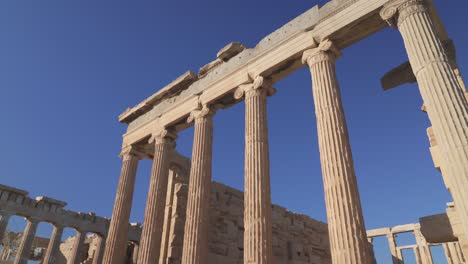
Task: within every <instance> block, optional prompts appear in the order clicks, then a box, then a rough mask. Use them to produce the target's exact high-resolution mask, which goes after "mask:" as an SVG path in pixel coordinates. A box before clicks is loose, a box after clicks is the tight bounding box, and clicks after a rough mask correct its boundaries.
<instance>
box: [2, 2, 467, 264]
mask: <svg viewBox="0 0 468 264" xmlns="http://www.w3.org/2000/svg"><path fill="white" fill-rule="evenodd" d="M386 27H392V28H395V29H396V30H398V31H399V32H400V33H401V36H402V39H403V42H404V44H405V49H406V52H407V54H408V58H409V62H404V63H403V64H401V65H400V66H398V67H396V68H395V69H392V70H390V71H389V72H388V73H387V74H386V75H385V76H383V78H382V86H383V88H384V89H385V90H389V89H392V88H395V87H397V86H399V85H401V84H403V83H408V82H417V83H418V87H419V91H420V94H421V96H422V98H423V101H424V106H423V111H425V112H426V113H427V115H428V117H429V120H430V121H431V124H432V126H431V127H430V128H429V129H428V136H429V141H430V145H431V148H430V152H431V154H432V157H433V160H434V164H435V167H436V168H438V169H439V170H440V171H441V174H442V176H443V179H444V182H445V184H446V187H447V188H448V189H449V191H450V193H451V195H452V197H453V201H454V202H453V203H451V204H449V205H448V208H447V212H446V213H444V214H440V215H435V216H427V217H422V218H421V219H420V221H419V223H416V224H409V225H403V226H397V227H393V228H382V229H376V230H366V229H365V223H364V218H363V213H362V209H361V201H360V195H359V190H358V186H357V182H356V176H355V171H354V164H353V157H352V152H351V146H350V143H349V136H348V129H347V123H346V120H345V115H344V109H343V105H342V102H341V95H340V87H339V82H338V79H339V76H337V75H336V71H335V61H336V60H338V59H340V57H341V56H342V55H341V50H343V49H344V48H347V47H349V46H351V45H353V44H355V43H356V42H358V41H360V40H362V39H364V38H366V37H368V36H370V35H372V34H374V33H376V32H378V31H380V30H382V29H384V28H386ZM455 54H456V53H455V45H454V44H453V42H452V41H451V40H450V38H449V36H448V34H447V32H446V31H445V28H444V25H443V23H442V21H441V20H440V18H439V16H438V13H437V10H436V9H435V7H434V5H433V3H432V1H431V0H332V1H330V2H328V3H327V4H325V5H324V6H321V7H319V6H315V7H313V8H311V9H309V10H307V11H306V12H304V13H303V14H302V15H300V16H298V17H296V18H294V19H293V20H292V21H290V22H289V23H287V24H286V25H284V26H283V27H281V28H279V29H278V30H276V31H275V32H273V33H271V34H270V35H268V36H266V37H265V38H263V39H262V40H261V41H260V42H259V43H258V44H257V45H256V46H255V47H254V48H249V47H246V46H244V45H243V44H241V43H231V44H229V45H227V46H226V47H224V48H223V49H221V50H220V51H219V52H218V54H217V58H216V59H215V60H214V61H212V62H210V63H208V64H207V65H206V66H204V67H202V68H201V69H200V71H199V72H198V74H195V73H194V72H192V71H188V72H186V73H184V74H183V75H181V76H180V77H179V78H177V79H176V80H174V81H173V82H172V83H170V84H168V85H167V86H165V87H163V88H162V89H160V90H159V91H158V92H156V93H155V94H153V95H151V96H150V97H148V98H147V99H146V100H144V101H142V102H141V103H139V104H138V105H136V106H135V107H133V108H129V109H127V110H126V111H125V112H124V113H122V114H121V115H120V116H119V121H120V122H121V123H124V124H127V125H128V128H127V131H126V133H125V134H124V135H123V143H122V152H121V158H122V170H121V175H120V178H119V183H118V189H117V193H116V198H115V203H114V207H113V213H112V217H111V220H110V221H109V220H108V219H105V218H101V217H97V216H95V215H92V214H81V213H73V212H70V211H66V210H64V209H63V207H64V206H65V203H64V202H60V201H57V200H53V199H50V198H46V197H42V198H37V199H31V198H28V197H27V196H26V193H25V192H24V191H21V190H16V189H13V188H10V187H6V186H2V188H0V191H1V196H0V205H1V206H0V208H1V213H2V215H1V225H0V231H2V232H0V234H3V230H2V229H1V227H2V226H4V225H5V223H6V222H7V221H8V217H9V216H10V215H11V213H14V214H18V215H22V216H24V217H26V218H27V219H28V225H27V227H26V229H25V230H24V232H23V235H22V237H23V238H22V241H21V245H20V247H19V248H18V252H16V258H15V262H14V263H26V260H27V259H28V258H29V255H30V248H31V246H32V243H33V240H34V233H35V229H36V227H37V223H38V221H47V222H50V223H53V224H54V226H55V229H54V235H53V236H52V238H51V240H50V242H49V244H48V247H47V251H46V253H45V257H44V263H54V262H53V259H54V257H55V255H56V254H58V253H57V252H58V251H59V245H60V243H61V241H60V240H58V239H57V237H58V236H59V235H58V234H60V232H61V228H62V227H63V226H71V227H73V228H75V229H76V230H77V232H78V236H77V238H75V239H74V246H73V247H72V250H71V251H72V253H71V258H70V260H69V262H68V263H79V260H78V259H79V257H78V256H79V255H80V252H81V248H82V245H83V244H84V242H83V241H84V240H85V237H84V236H83V235H81V234H82V233H83V232H85V231H86V232H93V233H95V234H97V235H98V237H99V240H100V242H99V243H98V246H97V248H98V250H97V251H98V253H96V257H94V258H93V263H100V262H101V258H102V263H105V264H118V263H125V262H126V263H128V262H130V263H138V264H154V263H160V264H163V263H164V264H168V263H183V264H201V263H208V264H217V263H245V264H272V263H291V264H292V263H297V264H299V263H321V264H323V263H336V264H367V263H369V264H370V263H375V257H374V253H373V250H372V246H371V243H372V239H373V238H374V237H378V236H386V237H387V238H388V241H389V245H390V248H389V250H390V252H391V254H392V257H393V263H394V264H400V263H403V261H404V260H403V257H402V251H404V250H413V251H414V254H415V256H416V262H417V263H423V264H431V263H432V258H431V252H430V246H431V245H442V246H443V247H444V250H445V253H446V257H447V260H448V262H449V263H458V264H459V263H465V261H466V257H465V256H468V255H467V254H468V191H467V190H468V100H467V98H468V96H467V92H466V87H465V84H464V83H463V80H462V77H461V74H460V71H459V70H458V66H457V62H456V55H455ZM301 67H308V68H309V69H310V73H311V76H312V85H311V86H312V90H313V100H314V103H315V112H316V122H317V129H318V141H319V150H320V162H321V167H322V176H323V183H324V188H325V197H324V198H325V203H326V210H327V224H325V223H321V222H318V221H315V220H313V219H310V218H308V217H306V216H303V215H297V214H294V213H292V212H288V211H287V210H286V209H284V208H281V207H278V206H275V205H272V204H271V197H270V195H271V194H270V164H269V144H268V124H267V123H268V117H267V100H268V98H269V97H270V96H274V94H275V92H276V90H275V88H274V87H273V86H274V84H275V83H276V82H277V81H279V80H281V79H283V78H285V77H287V76H288V75H289V74H291V73H292V72H294V71H296V70H297V69H299V68H301ZM341 81H342V82H343V83H346V80H341ZM242 102H244V104H245V175H244V177H245V188H244V189H245V193H244V195H242V193H240V192H239V191H237V190H234V189H232V188H230V187H227V186H224V185H222V184H218V183H212V181H211V178H212V175H211V165H212V164H211V163H212V147H213V146H212V145H213V142H212V137H213V121H212V119H213V116H214V115H216V112H217V111H219V110H220V109H225V108H228V107H230V106H232V105H234V104H238V103H242ZM190 126H194V141H193V153H192V157H191V160H188V159H187V158H185V157H182V156H180V155H179V154H178V153H177V152H176V151H175V143H176V141H177V133H178V132H180V131H182V130H184V129H186V128H188V127H190ZM142 159H150V160H152V161H153V163H152V164H153V165H152V172H151V179H150V182H149V184H148V186H149V190H148V198H147V202H146V210H145V216H144V219H143V224H142V227H141V230H140V227H139V226H138V225H129V223H128V222H129V217H130V211H131V206H132V199H133V190H134V184H135V177H136V171H137V167H138V164H139V161H140V160H142ZM210 190H211V193H210ZM210 194H211V195H210ZM326 231H328V232H326ZM405 232H410V233H413V234H414V236H415V238H416V242H417V243H416V244H415V245H409V246H408V245H405V246H401V245H397V244H396V243H395V235H396V234H398V233H405ZM140 233H141V236H140V235H138V237H136V234H140ZM133 236H135V237H133ZM132 237H133V238H132ZM104 238H105V250H104V254H102V251H103V249H104V243H103V242H104ZM129 241H133V243H130V247H129ZM130 251H131V253H130V254H128V252H130Z"/></svg>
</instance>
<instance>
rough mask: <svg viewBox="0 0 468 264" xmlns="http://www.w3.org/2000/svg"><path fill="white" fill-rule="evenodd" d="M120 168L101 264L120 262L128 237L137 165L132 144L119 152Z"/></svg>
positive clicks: (136, 157)
mask: <svg viewBox="0 0 468 264" xmlns="http://www.w3.org/2000/svg"><path fill="white" fill-rule="evenodd" d="M120 156H121V157H122V170H121V172H120V179H119V185H118V187H117V193H116V195H115V202H114V209H113V210H112V218H111V222H110V226H109V232H108V235H107V239H106V243H105V245H106V247H105V252H104V259H103V261H102V263H103V264H122V263H123V262H124V259H125V252H126V251H125V248H126V246H127V239H128V222H129V220H130V211H131V209H132V201H133V190H134V187H135V177H136V172H137V167H138V160H139V157H138V154H137V152H136V151H135V149H134V148H133V147H132V146H129V147H127V148H125V149H124V150H123V151H122V153H121V154H120Z"/></svg>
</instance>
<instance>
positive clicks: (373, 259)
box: [367, 237, 377, 264]
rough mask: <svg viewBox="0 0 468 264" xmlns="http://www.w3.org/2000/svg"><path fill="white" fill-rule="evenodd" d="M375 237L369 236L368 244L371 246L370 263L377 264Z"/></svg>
mask: <svg viewBox="0 0 468 264" xmlns="http://www.w3.org/2000/svg"><path fill="white" fill-rule="evenodd" d="M373 242H374V238H373V237H368V238H367V246H368V247H369V264H377V259H375V254H374V244H373Z"/></svg>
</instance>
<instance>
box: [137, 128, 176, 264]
mask: <svg viewBox="0 0 468 264" xmlns="http://www.w3.org/2000/svg"><path fill="white" fill-rule="evenodd" d="M175 138H176V136H175V135H173V134H172V133H170V132H169V131H167V130H163V131H162V132H160V133H158V134H156V135H153V136H152V138H151V139H150V142H151V143H154V158H153V168H152V172H151V180H150V186H149V191H148V199H147V200H146V209H145V218H144V222H143V230H142V232H141V241H140V248H139V253H138V264H154V263H157V262H158V261H159V254H160V247H161V238H162V229H163V222H164V204H165V202H166V192H167V183H168V174H169V162H170V160H169V158H170V154H171V152H172V151H173V148H174V140H175Z"/></svg>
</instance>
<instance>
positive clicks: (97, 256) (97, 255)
mask: <svg viewBox="0 0 468 264" xmlns="http://www.w3.org/2000/svg"><path fill="white" fill-rule="evenodd" d="M97 239H98V241H97V244H96V251H95V252H94V258H93V264H101V263H102V260H103V258H104V248H105V246H106V239H105V238H104V237H102V236H101V235H98V237H97Z"/></svg>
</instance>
